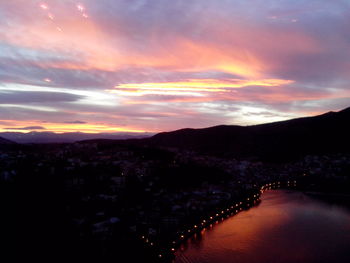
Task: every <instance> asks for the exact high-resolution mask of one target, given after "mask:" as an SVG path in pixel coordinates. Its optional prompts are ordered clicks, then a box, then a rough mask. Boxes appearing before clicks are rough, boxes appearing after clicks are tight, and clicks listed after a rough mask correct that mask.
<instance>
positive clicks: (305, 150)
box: [142, 108, 350, 160]
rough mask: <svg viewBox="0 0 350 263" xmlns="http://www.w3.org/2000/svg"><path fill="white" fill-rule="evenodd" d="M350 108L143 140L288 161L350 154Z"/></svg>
mask: <svg viewBox="0 0 350 263" xmlns="http://www.w3.org/2000/svg"><path fill="white" fill-rule="evenodd" d="M349 123H350V108H347V109H344V110H342V111H339V112H328V113H325V114H322V115H318V116H314V117H304V118H298V119H292V120H287V121H280V122H273V123H267V124H260V125H253V126H235V125H220V126H214V127H210V128H204V129H181V130H176V131H172V132H162V133H159V134H156V135H154V136H153V137H151V138H148V139H143V140H142V141H143V142H144V143H146V144H148V145H151V146H157V147H171V148H179V149H186V150H193V151H197V152H200V153H203V154H212V155H221V156H226V157H245V158H246V157H250V158H258V159H264V160H286V159H290V158H296V157H301V156H303V155H306V154H327V153H339V152H350V150H349V149H350V140H349V135H350V125H349Z"/></svg>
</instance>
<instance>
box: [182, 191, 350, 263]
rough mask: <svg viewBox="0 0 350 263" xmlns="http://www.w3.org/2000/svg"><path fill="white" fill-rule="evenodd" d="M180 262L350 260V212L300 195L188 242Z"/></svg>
mask: <svg viewBox="0 0 350 263" xmlns="http://www.w3.org/2000/svg"><path fill="white" fill-rule="evenodd" d="M175 262H176V263H181V262H186V263H191V262H193V263H255V262H259V263H264V262H266V263H274V262H276V263H279V262H281V263H282V262H284V263H289V262H290V263H306V262H307V263H311V262H347V263H348V262H350V211H349V210H347V209H344V208H341V207H339V206H336V205H332V204H327V203H324V202H322V201H319V200H316V199H313V198H310V197H308V196H306V195H304V194H303V193H301V192H294V191H286V190H272V191H268V192H266V193H264V194H263V195H262V202H261V203H260V204H259V205H258V206H255V207H253V208H251V209H249V210H248V211H243V212H241V213H239V214H238V215H235V216H233V217H231V218H229V219H227V220H225V221H223V222H220V223H218V224H214V226H213V227H212V228H207V229H206V230H205V231H203V232H202V234H197V235H196V237H193V238H192V239H190V240H188V241H187V243H186V244H184V245H183V247H182V248H181V250H179V251H178V252H177V258H176V260H175Z"/></svg>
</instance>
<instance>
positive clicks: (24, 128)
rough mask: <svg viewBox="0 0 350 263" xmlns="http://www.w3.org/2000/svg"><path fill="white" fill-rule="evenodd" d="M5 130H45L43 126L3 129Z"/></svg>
mask: <svg viewBox="0 0 350 263" xmlns="http://www.w3.org/2000/svg"><path fill="white" fill-rule="evenodd" d="M4 129H5V130H45V129H46V128H45V127H43V126H27V127H12V128H4Z"/></svg>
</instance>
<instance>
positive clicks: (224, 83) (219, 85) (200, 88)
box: [108, 79, 294, 96]
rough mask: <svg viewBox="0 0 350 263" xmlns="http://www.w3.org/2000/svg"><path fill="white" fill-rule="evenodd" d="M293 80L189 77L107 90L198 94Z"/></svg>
mask: <svg viewBox="0 0 350 263" xmlns="http://www.w3.org/2000/svg"><path fill="white" fill-rule="evenodd" d="M293 82H294V81H293V80H283V79H261V80H243V79H224V80H217V79H189V80H187V81H178V82H161V83H127V84H119V85H117V86H115V89H114V90H108V91H109V92H111V93H119V94H124V95H130V96H143V95H147V94H160V95H163V94H166V95H182V96H183V95H198V96H200V95H202V93H210V92H213V93H221V92H228V91H230V90H231V89H237V88H243V87H247V86H266V87H274V86H280V85H287V84H291V83H293Z"/></svg>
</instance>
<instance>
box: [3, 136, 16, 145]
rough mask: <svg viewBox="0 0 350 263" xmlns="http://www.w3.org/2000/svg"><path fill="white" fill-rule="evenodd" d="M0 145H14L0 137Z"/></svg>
mask: <svg viewBox="0 0 350 263" xmlns="http://www.w3.org/2000/svg"><path fill="white" fill-rule="evenodd" d="M0 144H2V145H5V144H16V143H15V142H13V141H10V140H7V139H5V138H2V137H0Z"/></svg>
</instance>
